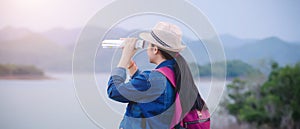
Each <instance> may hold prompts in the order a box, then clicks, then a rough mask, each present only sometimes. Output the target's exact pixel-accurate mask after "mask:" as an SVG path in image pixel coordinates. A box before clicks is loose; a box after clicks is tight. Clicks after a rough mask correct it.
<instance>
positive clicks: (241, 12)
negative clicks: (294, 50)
mask: <svg viewBox="0 0 300 129" xmlns="http://www.w3.org/2000/svg"><path fill="white" fill-rule="evenodd" d="M189 1H190V2H191V3H192V4H194V5H195V6H197V7H198V8H199V9H200V10H201V11H202V12H203V13H204V14H205V15H206V16H207V17H208V19H209V20H210V22H211V24H212V25H213V26H214V28H215V30H216V31H217V33H219V34H230V35H233V36H236V37H239V38H250V39H262V38H267V37H271V36H276V37H279V38H281V39H283V40H286V41H291V42H300V36H299V35H300V25H299V23H300V15H299V12H300V1H298V0H223V1H222V0H189ZM0 2H1V4H0V28H3V27H6V26H12V27H22V28H28V29H31V30H33V31H37V32H43V31H47V30H50V29H53V28H67V29H72V28H81V27H83V26H84V25H85V24H86V23H87V22H88V20H89V19H90V18H91V17H92V16H93V15H94V14H95V13H96V12H98V11H99V10H101V8H103V7H105V6H106V5H108V4H109V3H111V2H113V1H112V0H0ZM129 4H130V3H129Z"/></svg>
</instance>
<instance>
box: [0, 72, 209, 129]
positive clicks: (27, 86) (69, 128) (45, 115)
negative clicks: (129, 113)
mask: <svg viewBox="0 0 300 129" xmlns="http://www.w3.org/2000/svg"><path fill="white" fill-rule="evenodd" d="M50 76H52V77H55V78H57V79H53V80H0V103H1V106H0V113H1V115H0V119H1V121H0V128H1V129H99V128H100V127H99V126H97V125H96V124H95V123H94V122H95V121H97V120H93V118H89V117H88V116H87V115H86V114H85V112H84V110H83V109H82V108H81V105H80V103H79V101H78V100H77V97H76V94H75V88H74V85H73V78H72V75H71V74H51V75H50ZM96 78H97V83H98V85H99V87H98V88H99V90H100V94H102V97H101V98H95V100H96V101H98V100H100V101H101V102H100V101H99V103H100V104H103V105H104V106H105V105H108V106H109V107H110V108H112V111H111V112H104V113H103V114H104V115H103V116H102V117H104V118H106V119H107V121H105V122H104V123H106V124H105V125H104V126H103V127H104V128H109V129H110V128H117V127H118V125H119V123H120V120H121V119H122V115H123V113H124V111H125V106H126V105H125V104H120V103H116V102H114V101H111V100H109V99H108V98H107V96H106V87H107V86H106V83H107V80H108V75H107V74H101V75H96ZM206 85H209V82H201V89H202V90H201V93H202V92H203V93H202V94H203V97H204V98H207V94H205V93H207V92H209V90H210V89H209V86H206ZM203 87H204V88H203ZM205 87H206V88H205ZM103 96H104V97H103ZM94 110H97V111H99V112H101V111H104V110H102V109H101V108H97V109H94ZM111 114H117V117H113V118H112V117H110V116H113V115H111ZM92 121H94V122H92ZM98 124H99V123H98ZM100 125H101V124H100ZM108 126H110V127H108Z"/></svg>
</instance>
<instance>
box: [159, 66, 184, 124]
mask: <svg viewBox="0 0 300 129" xmlns="http://www.w3.org/2000/svg"><path fill="white" fill-rule="evenodd" d="M156 70H157V71H159V72H160V73H162V74H163V75H165V76H166V77H167V79H168V80H169V81H170V82H171V84H172V86H173V87H174V88H176V82H175V74H174V72H173V71H172V70H171V69H170V68H168V67H161V68H158V69H156ZM175 98H176V99H175V112H174V116H173V119H172V122H171V125H170V127H171V128H173V127H174V126H175V125H177V123H178V122H179V121H180V116H181V113H182V107H181V103H180V98H179V95H178V93H176V96H175ZM180 124H181V126H183V123H182V122H180Z"/></svg>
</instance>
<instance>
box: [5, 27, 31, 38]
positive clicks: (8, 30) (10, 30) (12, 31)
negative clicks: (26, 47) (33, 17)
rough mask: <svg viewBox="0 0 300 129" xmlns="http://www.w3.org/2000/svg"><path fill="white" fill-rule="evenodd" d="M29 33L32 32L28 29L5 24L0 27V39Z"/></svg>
mask: <svg viewBox="0 0 300 129" xmlns="http://www.w3.org/2000/svg"><path fill="white" fill-rule="evenodd" d="M30 34H33V32H31V31H30V30H29V29H26V28H15V27H11V26H7V27H4V28H2V29H0V41H8V40H15V39H19V38H22V37H24V36H27V35H30Z"/></svg>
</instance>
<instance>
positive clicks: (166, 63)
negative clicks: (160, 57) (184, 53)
mask: <svg viewBox="0 0 300 129" xmlns="http://www.w3.org/2000/svg"><path fill="white" fill-rule="evenodd" d="M174 64H175V59H171V60H165V61H163V62H161V63H160V64H159V65H157V66H156V68H155V69H158V68H161V67H164V66H173V65H174Z"/></svg>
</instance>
